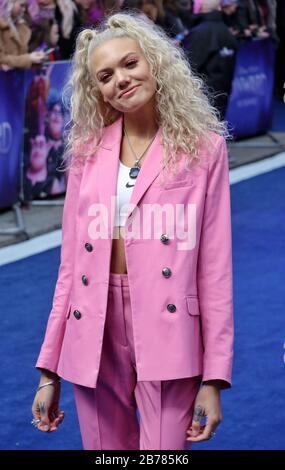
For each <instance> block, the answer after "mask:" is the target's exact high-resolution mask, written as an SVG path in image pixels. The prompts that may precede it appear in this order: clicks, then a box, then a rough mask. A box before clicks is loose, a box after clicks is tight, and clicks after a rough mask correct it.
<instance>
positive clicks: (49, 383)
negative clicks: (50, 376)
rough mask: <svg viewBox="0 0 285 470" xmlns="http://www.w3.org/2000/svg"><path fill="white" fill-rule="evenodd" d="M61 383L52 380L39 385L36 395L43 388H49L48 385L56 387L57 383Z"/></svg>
mask: <svg viewBox="0 0 285 470" xmlns="http://www.w3.org/2000/svg"><path fill="white" fill-rule="evenodd" d="M59 382H60V379H59V380H50V381H49V382H46V383H44V384H42V385H39V386H38V388H37V390H36V393H37V392H38V391H39V390H40V389H41V388H44V387H47V386H48V385H54V384H56V383H59Z"/></svg>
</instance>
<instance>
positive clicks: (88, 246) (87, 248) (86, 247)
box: [85, 243, 93, 252]
mask: <svg viewBox="0 0 285 470" xmlns="http://www.w3.org/2000/svg"><path fill="white" fill-rule="evenodd" d="M85 249H86V250H87V251H89V252H90V251H92V250H93V246H92V245H91V243H85Z"/></svg>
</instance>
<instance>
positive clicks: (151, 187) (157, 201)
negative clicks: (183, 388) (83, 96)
mask: <svg viewBox="0 0 285 470" xmlns="http://www.w3.org/2000/svg"><path fill="white" fill-rule="evenodd" d="M210 137H211V141H212V144H211V146H210V147H209V146H206V145H205V144H204V145H202V144H201V146H200V155H201V157H202V161H201V164H199V165H197V164H195V165H194V166H193V168H192V169H191V171H190V172H189V171H187V170H186V169H185V168H184V167H183V165H181V167H180V168H179V172H178V174H177V176H176V177H175V179H173V180H172V181H169V182H168V183H167V184H166V185H165V187H161V186H160V183H159V180H158V176H159V174H160V171H161V167H160V160H161V158H162V155H163V146H162V144H161V129H159V131H158V134H157V136H156V138H155V140H154V142H153V144H152V146H151V148H150V150H149V153H148V154H147V156H146V159H145V161H144V163H143V165H142V168H141V171H140V174H139V176H138V178H137V181H136V184H135V186H134V189H133V193H132V197H131V203H132V204H133V205H134V206H133V209H132V208H130V210H129V216H128V219H127V223H128V224H130V225H129V227H130V228H132V224H133V225H134V226H135V227H136V230H133V231H132V230H130V235H129V236H126V237H125V254H126V261H127V268H128V279H129V288H130V298H131V305H132V313H133V330H134V343H135V354H136V364H137V373H138V380H140V381H141V380H171V379H179V378H183V377H192V376H196V375H200V374H202V376H203V380H204V381H206V380H211V379H222V380H224V381H226V382H228V384H231V368H232V356H233V300H232V299H233V294H232V248H231V217H230V191H229V171H228V158H227V149H226V144H225V141H224V139H223V138H222V137H220V136H218V135H216V134H214V133H212V134H211V135H210ZM121 138H122V117H120V118H119V119H118V120H117V121H116V122H115V123H113V124H112V125H110V126H108V127H106V128H105V129H104V135H103V140H102V141H101V144H100V147H99V149H98V150H97V151H96V153H95V155H93V156H92V157H88V158H87V159H86V162H85V164H84V165H83V168H76V167H73V168H72V169H71V170H70V174H69V179H68V187H67V193H66V199H65V205H64V212H63V225H62V248H61V263H60V268H59V275H58V280H57V284H56V288H55V293H54V298H53V305H52V310H51V312H50V316H49V320H48V325H47V330H46V334H45V338H44V342H43V344H42V348H41V352H40V355H39V357H38V360H37V363H36V367H42V368H46V369H49V370H51V371H54V372H57V373H58V375H60V376H61V377H63V378H64V379H66V380H69V381H71V382H73V383H76V384H80V385H84V386H87V387H96V383H97V377H98V371H99V365H100V356H101V348H102V341H103V331H104V323H105V317H106V308H107V299H108V279H109V272H110V260H111V248H112V227H113V222H114V206H115V205H114V200H115V195H116V183H117V172H118V164H119V152H120V144H121ZM184 157H185V155H183V158H184ZM182 161H183V160H182ZM154 205H156V207H159V208H161V207H164V208H168V209H169V210H170V212H169V213H168V214H170V215H171V210H172V209H171V208H173V207H174V206H175V209H177V212H175V214H176V215H175V217H176V218H175V217H172V218H171V217H170V216H169V217H168V219H169V220H171V222H170V223H169V220H168V222H167V221H166V220H165V219H166V218H165V217H161V223H160V224H156V227H155V229H153V224H151V223H150V222H149V220H150V219H147V217H149V215H148V214H147V212H146V213H144V212H143V209H144V208H147V207H148V208H149V207H153V206H154ZM165 205H166V206H165ZM179 207H180V209H179ZM185 207H187V208H190V209H189V211H188V212H189V213H190V217H189V214H185V211H186V209H185ZM98 208H99V209H98ZM100 208H101V209H100ZM102 208H103V209H102ZM98 210H99V212H98ZM158 210H160V209H158ZM100 211H101V212H100ZM99 213H100V216H98V214H99ZM138 214H139V217H140V220H141V221H142V222H141V226H143V227H147V229H146V230H147V231H148V230H150V228H152V229H153V230H152V233H151V234H150V235H149V233H148V234H147V236H146V237H145V238H143V237H141V236H138V232H139V230H138V228H137V225H138V224H134V221H136V220H137V219H136V218H137V217H138ZM177 214H178V215H177ZM182 220H183V224H181V221H182ZM182 225H183V227H184V228H186V230H188V232H190V234H191V236H189V235H188V236H187V237H188V238H187V239H186V241H185V240H184V241H183V238H182V235H183V233H181V227H182ZM98 227H100V229H101V231H99V230H98ZM98 233H99V235H98ZM165 268H167V269H165ZM115 368H116V364H114V370H115Z"/></svg>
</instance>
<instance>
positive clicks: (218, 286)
mask: <svg viewBox="0 0 285 470" xmlns="http://www.w3.org/2000/svg"><path fill="white" fill-rule="evenodd" d="M218 139H219V140H218V142H217V145H216V150H215V151H214V152H213V158H212V159H211V161H210V164H209V166H208V184H207V194H206V200H205V207H204V215H203V226H202V233H201V239H200V247H199V255H198V267H197V283H198V296H199V302H200V313H201V324H202V335H203V344H204V357H203V379H202V380H203V382H205V381H208V380H222V381H223V382H222V383H223V388H228V387H230V386H231V373H232V359H233V332H234V331H233V287H232V234H231V205H230V185H229V167H228V153H227V147H226V142H225V140H224V138H222V137H219V138H218Z"/></svg>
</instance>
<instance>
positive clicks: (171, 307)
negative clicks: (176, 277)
mask: <svg viewBox="0 0 285 470" xmlns="http://www.w3.org/2000/svg"><path fill="white" fill-rule="evenodd" d="M160 241H161V242H162V243H164V244H165V245H166V244H167V243H168V242H169V237H168V235H167V233H163V234H162V235H161V236H160ZM162 274H163V276H164V277H166V278H168V277H170V276H171V274H172V272H171V269H170V268H169V267H168V266H165V267H164V268H163V269H162ZM167 310H168V311H169V312H170V313H174V312H176V306H175V305H174V304H168V305H167Z"/></svg>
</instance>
